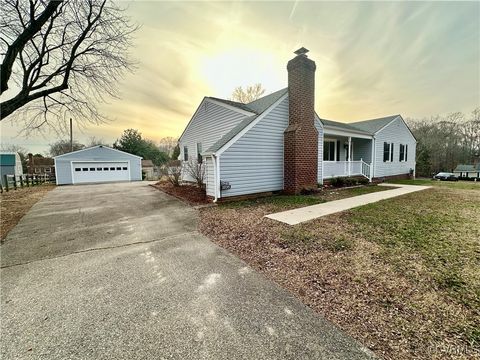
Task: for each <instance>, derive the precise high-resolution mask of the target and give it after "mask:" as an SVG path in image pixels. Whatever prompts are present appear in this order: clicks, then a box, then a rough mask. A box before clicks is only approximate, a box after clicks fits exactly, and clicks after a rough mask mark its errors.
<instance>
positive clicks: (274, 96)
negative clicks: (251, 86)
mask: <svg viewBox="0 0 480 360" xmlns="http://www.w3.org/2000/svg"><path fill="white" fill-rule="evenodd" d="M287 92H288V88H285V89H282V90H278V91H275V92H274V93H271V94H270V95H267V96H264V97H261V98H260V99H257V100H255V101H252V102H251V103H248V104H246V105H247V106H248V107H249V108H250V109H252V110H253V111H254V112H255V113H256V114H261V113H262V112H264V111H265V110H267V109H268V108H269V107H270V106H272V105H273V104H274V103H275V102H276V101H277V100H278V99H280V98H281V97H282V96H283V95H285V94H286V93H287Z"/></svg>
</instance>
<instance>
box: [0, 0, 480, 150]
mask: <svg viewBox="0 0 480 360" xmlns="http://www.w3.org/2000/svg"><path fill="white" fill-rule="evenodd" d="M121 4H122V5H125V6H126V7H128V9H127V12H128V14H129V15H130V16H131V19H132V21H133V22H135V23H137V24H140V25H141V29H140V30H139V31H138V33H137V34H136V36H135V41H134V43H135V47H134V48H133V49H132V54H133V57H134V59H135V60H136V61H137V63H138V64H137V69H136V71H135V72H134V73H132V74H128V75H127V76H126V77H125V78H124V80H123V81H122V82H120V83H119V84H118V87H119V89H120V91H121V98H120V99H110V100H109V101H108V103H107V104H100V105H99V108H100V109H101V110H102V111H103V112H104V113H105V114H106V115H107V116H108V117H109V118H110V119H111V120H110V121H109V122H107V123H104V124H101V125H93V124H89V125H87V126H78V125H75V126H74V137H75V139H76V140H78V141H80V142H83V143H87V142H88V139H89V138H90V137H92V136H95V137H96V138H101V139H103V140H104V141H106V142H107V143H112V142H113V141H114V140H115V139H117V138H118V137H120V135H121V133H122V132H123V130H124V129H127V128H134V129H138V130H139V131H140V132H141V133H142V135H143V136H144V137H146V138H149V139H152V140H154V141H158V140H159V139H160V138H162V137H165V136H174V137H178V136H179V135H180V134H181V133H182V131H183V129H184V127H185V126H186V124H187V123H188V121H189V120H190V118H191V116H192V115H193V113H194V112H195V110H196V108H197V106H198V105H199V104H200V102H201V100H202V99H203V97H204V96H215V97H220V98H227V99H228V98H230V96H231V94H232V91H233V89H234V88H235V87H237V86H247V85H252V84H255V83H261V84H262V85H263V87H264V88H265V89H266V94H268V93H271V92H274V91H276V90H279V89H282V88H284V87H286V86H287V70H286V64H287V62H288V60H290V59H291V58H293V57H294V54H293V51H295V50H296V49H298V48H300V47H302V46H304V47H306V48H307V49H309V50H310V52H309V53H308V56H309V58H311V59H312V60H314V61H315V62H316V65H317V71H316V75H315V81H316V89H315V91H316V93H315V109H316V111H317V113H318V114H319V115H320V117H322V118H326V119H332V120H337V121H344V122H350V121H355V120H363V119H370V118H375V117H381V116H387V115H392V114H401V115H402V116H403V117H418V118H421V117H428V116H431V115H436V114H446V113H451V112H456V111H461V112H464V113H470V112H471V111H472V110H473V109H474V108H476V107H478V106H480V3H479V2H407V1H401V2H346V1H344V2H323V1H315V2H314V1H309V2H307V1H295V2H288V1H283V2H271V1H264V2H255V1H250V2H238V1H237V2H209V1H202V2H199V1H197V2H176V1H153V0H151V1H131V0H130V1H122V3H121ZM0 130H1V132H2V133H1V140H2V145H4V146H5V145H6V144H17V145H20V146H23V147H24V148H26V149H28V150H29V151H32V152H39V153H46V152H47V151H48V144H50V143H53V142H54V141H56V140H58V135H57V134H56V133H55V132H49V131H46V132H44V134H43V135H42V134H31V135H30V136H29V137H27V138H26V137H25V136H23V135H19V132H20V130H21V128H20V127H19V126H18V125H16V124H15V118H14V117H12V119H10V118H7V119H5V120H2V121H1V123H0ZM67 137H68V136H65V138H67Z"/></svg>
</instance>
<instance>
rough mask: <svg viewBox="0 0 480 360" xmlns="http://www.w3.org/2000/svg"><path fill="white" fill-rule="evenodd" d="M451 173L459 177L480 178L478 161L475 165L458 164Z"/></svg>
mask: <svg viewBox="0 0 480 360" xmlns="http://www.w3.org/2000/svg"><path fill="white" fill-rule="evenodd" d="M453 173H454V174H455V175H456V176H457V177H459V178H465V179H480V163H478V164H477V166H475V165H466V164H458V165H457V167H456V168H455V170H453Z"/></svg>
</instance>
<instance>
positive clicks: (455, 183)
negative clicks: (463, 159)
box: [389, 179, 480, 190]
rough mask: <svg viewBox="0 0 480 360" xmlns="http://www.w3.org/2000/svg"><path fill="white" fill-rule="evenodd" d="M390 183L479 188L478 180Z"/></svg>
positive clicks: (428, 180)
mask: <svg viewBox="0 0 480 360" xmlns="http://www.w3.org/2000/svg"><path fill="white" fill-rule="evenodd" d="M389 182H390V183H392V184H406V185H428V186H438V187H441V188H449V189H458V190H480V181H477V182H474V181H437V180H431V179H415V180H393V181H389Z"/></svg>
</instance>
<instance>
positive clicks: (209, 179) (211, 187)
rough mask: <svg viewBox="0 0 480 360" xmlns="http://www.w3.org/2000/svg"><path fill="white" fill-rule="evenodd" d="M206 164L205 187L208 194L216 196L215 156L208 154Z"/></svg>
mask: <svg viewBox="0 0 480 360" xmlns="http://www.w3.org/2000/svg"><path fill="white" fill-rule="evenodd" d="M203 163H204V166H205V187H206V191H207V195H208V196H213V197H214V196H215V169H214V167H213V157H211V156H207V157H205V159H204V162H203Z"/></svg>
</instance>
